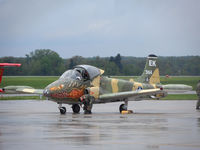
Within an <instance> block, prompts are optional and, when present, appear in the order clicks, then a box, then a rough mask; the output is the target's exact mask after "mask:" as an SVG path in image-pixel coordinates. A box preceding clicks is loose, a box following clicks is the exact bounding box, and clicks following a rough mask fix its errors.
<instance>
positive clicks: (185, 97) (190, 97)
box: [161, 94, 198, 100]
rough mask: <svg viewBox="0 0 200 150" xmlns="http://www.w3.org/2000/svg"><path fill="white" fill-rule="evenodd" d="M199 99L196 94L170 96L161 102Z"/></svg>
mask: <svg viewBox="0 0 200 150" xmlns="http://www.w3.org/2000/svg"><path fill="white" fill-rule="evenodd" d="M197 99H198V97H197V95H196V94H170V95H167V96H166V97H164V98H161V100H197Z"/></svg>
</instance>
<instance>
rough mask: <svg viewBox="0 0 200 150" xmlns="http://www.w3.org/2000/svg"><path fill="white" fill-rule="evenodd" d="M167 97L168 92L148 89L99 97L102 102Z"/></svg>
mask: <svg viewBox="0 0 200 150" xmlns="http://www.w3.org/2000/svg"><path fill="white" fill-rule="evenodd" d="M166 95H167V92H165V91H163V90H160V89H147V90H138V91H128V92H119V93H109V94H103V95H100V96H99V99H100V101H104V102H109V101H110V102H111V101H113V100H123V99H126V98H132V99H133V100H137V99H138V98H142V97H147V96H149V97H154V98H161V97H165V96H166Z"/></svg>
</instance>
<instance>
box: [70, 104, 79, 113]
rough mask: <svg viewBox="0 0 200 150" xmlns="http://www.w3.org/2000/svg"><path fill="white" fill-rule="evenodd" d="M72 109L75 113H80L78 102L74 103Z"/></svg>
mask: <svg viewBox="0 0 200 150" xmlns="http://www.w3.org/2000/svg"><path fill="white" fill-rule="evenodd" d="M72 110H73V112H74V113H75V114H78V113H79V112H80V106H79V105H78V104H73V105H72Z"/></svg>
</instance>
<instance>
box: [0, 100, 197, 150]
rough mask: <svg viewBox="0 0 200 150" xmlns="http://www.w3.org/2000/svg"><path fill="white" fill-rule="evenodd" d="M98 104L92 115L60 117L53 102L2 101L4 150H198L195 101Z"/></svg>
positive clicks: (0, 138) (0, 131)
mask: <svg viewBox="0 0 200 150" xmlns="http://www.w3.org/2000/svg"><path fill="white" fill-rule="evenodd" d="M119 105H120V103H110V104H100V105H94V107H93V114H91V115H84V114H83V112H81V113H80V114H77V115H75V114H72V110H71V108H70V106H69V105H66V108H67V111H68V113H67V114H66V115H60V114H59V112H58V109H57V104H56V103H53V102H50V101H33V100H26V101H22V100H20V101H0V150H16V149H19V150H25V149H26V150H27V149H28V150H35V149H48V150H51V149H59V150H66V149H82V150H88V149H90V150H91V149H92V150H93V149H95V150H99V149H109V150H116V149H149V150H153V149H156V150H169V149H173V150H188V149H189V150H199V149H200V111H197V110H195V105H196V101H192V100H191V101H189V100H188V101H155V100H154V101H153V100H151V101H150V100H149V101H139V102H129V109H132V110H134V112H135V113H134V114H125V115H122V114H119V112H118V107H119Z"/></svg>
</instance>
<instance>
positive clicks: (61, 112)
mask: <svg viewBox="0 0 200 150" xmlns="http://www.w3.org/2000/svg"><path fill="white" fill-rule="evenodd" d="M58 109H59V110H60V114H65V113H66V108H65V107H62V104H59V106H58Z"/></svg>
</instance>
